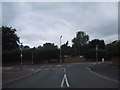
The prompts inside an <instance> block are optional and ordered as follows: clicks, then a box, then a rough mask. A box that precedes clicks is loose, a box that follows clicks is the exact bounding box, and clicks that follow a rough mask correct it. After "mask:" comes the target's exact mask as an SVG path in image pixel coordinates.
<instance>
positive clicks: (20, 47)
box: [19, 43, 24, 70]
mask: <svg viewBox="0 0 120 90" xmlns="http://www.w3.org/2000/svg"><path fill="white" fill-rule="evenodd" d="M23 48H24V46H23V45H22V43H21V45H20V46H19V49H20V51H21V55H20V56H21V63H20V64H21V70H22V65H23V63H22V50H23Z"/></svg>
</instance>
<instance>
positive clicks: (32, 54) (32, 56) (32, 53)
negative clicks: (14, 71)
mask: <svg viewBox="0 0 120 90" xmlns="http://www.w3.org/2000/svg"><path fill="white" fill-rule="evenodd" d="M32 65H33V52H32Z"/></svg>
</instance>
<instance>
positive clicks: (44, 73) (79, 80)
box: [3, 64, 118, 88]
mask: <svg viewBox="0 0 120 90" xmlns="http://www.w3.org/2000/svg"><path fill="white" fill-rule="evenodd" d="M90 65H91V64H59V65H42V66H39V65H36V66H34V67H26V68H31V69H34V70H37V72H36V73H34V74H32V75H30V76H27V77H25V78H23V79H20V80H17V81H14V82H11V83H8V84H5V85H3V88H118V83H117V82H114V81H112V80H109V79H106V78H102V77H99V76H97V75H95V74H93V73H92V72H91V71H89V70H88V69H87V67H88V66H90Z"/></svg>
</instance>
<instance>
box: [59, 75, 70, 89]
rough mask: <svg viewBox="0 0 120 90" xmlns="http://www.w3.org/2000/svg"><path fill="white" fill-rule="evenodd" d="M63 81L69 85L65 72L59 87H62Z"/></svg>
mask: <svg viewBox="0 0 120 90" xmlns="http://www.w3.org/2000/svg"><path fill="white" fill-rule="evenodd" d="M64 82H66V85H67V87H70V85H69V83H68V79H67V76H66V74H64V77H63V80H62V82H61V87H63V84H64Z"/></svg>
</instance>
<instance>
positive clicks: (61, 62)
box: [60, 36, 62, 63]
mask: <svg viewBox="0 0 120 90" xmlns="http://www.w3.org/2000/svg"><path fill="white" fill-rule="evenodd" d="M61 38H62V36H60V63H62V59H61V57H62V56H61Z"/></svg>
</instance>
